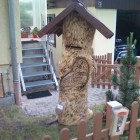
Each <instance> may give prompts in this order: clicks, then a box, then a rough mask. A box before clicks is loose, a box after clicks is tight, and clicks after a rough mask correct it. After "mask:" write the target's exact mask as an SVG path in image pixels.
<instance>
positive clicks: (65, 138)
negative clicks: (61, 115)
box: [60, 128, 70, 140]
mask: <svg viewBox="0 0 140 140" xmlns="http://www.w3.org/2000/svg"><path fill="white" fill-rule="evenodd" d="M69 137H70V131H69V129H68V128H63V129H62V130H61V132H60V140H69Z"/></svg>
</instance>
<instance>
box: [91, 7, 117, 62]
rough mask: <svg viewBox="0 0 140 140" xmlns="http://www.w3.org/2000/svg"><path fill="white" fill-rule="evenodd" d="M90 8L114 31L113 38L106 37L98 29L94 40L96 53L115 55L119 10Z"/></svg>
mask: <svg viewBox="0 0 140 140" xmlns="http://www.w3.org/2000/svg"><path fill="white" fill-rule="evenodd" d="M89 10H90V11H91V12H92V13H93V14H94V15H95V16H96V17H97V18H98V19H99V20H100V21H101V22H102V23H104V24H105V25H106V26H107V27H108V28H109V29H110V30H111V31H112V32H113V33H114V36H113V37H112V38H111V39H106V38H105V37H104V36H103V35H102V34H101V33H100V32H98V31H97V30H96V33H95V37H94V42H93V49H94V54H95V55H103V54H107V53H112V54H113V55H112V56H114V47H115V34H116V14H117V10H109V9H106V10H105V9H96V10H95V8H90V9H89ZM94 12H95V13H94ZM113 59H114V58H112V60H113Z"/></svg>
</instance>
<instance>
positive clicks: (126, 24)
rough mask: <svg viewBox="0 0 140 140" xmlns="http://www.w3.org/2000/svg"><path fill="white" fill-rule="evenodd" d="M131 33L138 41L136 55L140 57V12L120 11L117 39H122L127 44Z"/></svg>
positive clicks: (118, 13) (118, 12)
mask: <svg viewBox="0 0 140 140" xmlns="http://www.w3.org/2000/svg"><path fill="white" fill-rule="evenodd" d="M130 32H133V33H134V38H135V39H137V44H136V49H135V54H136V55H137V56H140V11H132V10H131V11H129V10H118V11H117V23H116V39H118V38H119V39H122V41H123V42H124V43H125V44H126V37H127V36H129V34H130Z"/></svg>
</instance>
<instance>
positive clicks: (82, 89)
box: [38, 2, 113, 125]
mask: <svg viewBox="0 0 140 140" xmlns="http://www.w3.org/2000/svg"><path fill="white" fill-rule="evenodd" d="M96 29H97V30H98V31H99V32H100V33H101V34H102V35H103V36H105V37H106V38H111V37H112V36H113V33H112V32H111V31H110V30H109V29H108V28H107V27H106V26H105V25H104V24H103V23H101V22H100V21H99V20H98V19H96V18H95V17H94V16H93V15H91V14H90V13H89V12H88V10H87V9H86V7H84V5H83V4H82V3H81V2H73V3H72V4H71V5H70V6H69V7H67V8H66V9H65V10H64V11H62V12H61V13H60V14H59V15H58V16H57V17H56V18H54V19H53V20H52V22H50V23H49V24H48V25H46V26H45V27H44V28H42V29H41V30H40V32H39V34H38V35H39V37H42V36H43V35H45V34H52V33H54V34H57V35H58V36H60V35H61V34H62V35H63V36H62V37H63V43H62V44H63V49H62V60H61V62H60V93H59V103H60V104H62V105H63V108H62V110H61V112H60V113H59V115H58V121H59V122H60V123H62V124H65V125H74V124H76V123H77V122H78V121H79V120H80V119H83V118H85V119H90V118H91V117H92V115H93V113H92V111H91V110H90V109H88V103H87V94H88V81H89V78H90V74H91V72H92V67H93V62H92V57H91V46H92V42H93V38H94V34H95V30H96ZM93 96H94V95H93Z"/></svg>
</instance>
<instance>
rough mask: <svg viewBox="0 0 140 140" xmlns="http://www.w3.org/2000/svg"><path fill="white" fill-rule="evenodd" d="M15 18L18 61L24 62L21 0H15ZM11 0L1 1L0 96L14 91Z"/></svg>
mask: <svg viewBox="0 0 140 140" xmlns="http://www.w3.org/2000/svg"><path fill="white" fill-rule="evenodd" d="M13 2H14V11H13V12H14V19H15V21H14V22H15V44H16V55H17V63H21V62H22V51H21V39H20V12H19V1H18V0H14V1H13ZM8 4H9V1H8V0H1V1H0V13H1V14H0V19H1V20H0V50H1V51H0V74H1V80H0V81H1V86H0V87H1V88H0V97H4V96H8V95H9V94H12V93H14V86H13V69H12V57H11V47H10V46H11V42H10V38H11V37H10V25H9V21H10V18H9V5H8Z"/></svg>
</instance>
